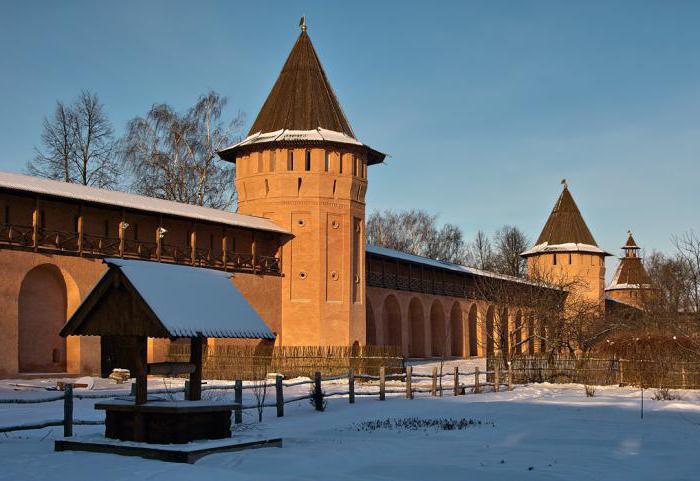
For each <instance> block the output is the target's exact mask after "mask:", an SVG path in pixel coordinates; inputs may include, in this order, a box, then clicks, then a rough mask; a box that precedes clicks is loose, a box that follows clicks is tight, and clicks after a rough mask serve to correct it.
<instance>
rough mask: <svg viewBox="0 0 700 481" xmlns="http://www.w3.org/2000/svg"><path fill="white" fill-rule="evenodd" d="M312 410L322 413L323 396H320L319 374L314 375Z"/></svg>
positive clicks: (317, 372)
mask: <svg viewBox="0 0 700 481" xmlns="http://www.w3.org/2000/svg"><path fill="white" fill-rule="evenodd" d="M314 408H315V409H316V411H323V394H321V373H320V372H319V371H316V372H315V373H314Z"/></svg>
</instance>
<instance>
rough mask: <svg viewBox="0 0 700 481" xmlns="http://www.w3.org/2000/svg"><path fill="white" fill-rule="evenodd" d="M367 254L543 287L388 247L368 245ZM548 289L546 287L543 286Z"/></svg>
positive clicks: (516, 278)
mask: <svg viewBox="0 0 700 481" xmlns="http://www.w3.org/2000/svg"><path fill="white" fill-rule="evenodd" d="M367 252H368V253H370V254H375V255H379V256H384V257H392V258H394V259H399V260H403V261H406V262H415V263H417V264H423V265H426V266H430V267H437V268H439V269H447V270H451V271H454V272H459V273H462V274H471V275H473V276H481V277H491V278H494V279H501V280H504V281H510V282H517V283H520V284H528V285H532V286H537V285H541V284H538V283H537V282H533V281H529V280H527V279H522V278H520V277H514V276H508V275H505V274H498V273H496V272H489V271H484V270H482V269H477V268H475V267H466V266H462V265H459V264H454V263H452V262H445V261H439V260H436V259H431V258H429V257H424V256H417V255H415V254H408V253H406V252H401V251H397V250H395V249H389V248H388V247H382V246H374V245H367ZM542 287H546V286H542Z"/></svg>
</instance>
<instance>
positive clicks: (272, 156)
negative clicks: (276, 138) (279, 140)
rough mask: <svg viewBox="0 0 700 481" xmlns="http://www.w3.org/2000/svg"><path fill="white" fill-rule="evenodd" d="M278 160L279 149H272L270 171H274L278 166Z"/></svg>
mask: <svg viewBox="0 0 700 481" xmlns="http://www.w3.org/2000/svg"><path fill="white" fill-rule="evenodd" d="M276 160H277V150H274V149H273V150H271V151H270V172H274V171H275V169H276V168H277V166H276V165H275V164H276Z"/></svg>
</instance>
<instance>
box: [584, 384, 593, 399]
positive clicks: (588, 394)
mask: <svg viewBox="0 0 700 481" xmlns="http://www.w3.org/2000/svg"><path fill="white" fill-rule="evenodd" d="M583 388H584V389H585V390H586V397H593V396H595V386H591V385H589V384H585V385H584V386H583Z"/></svg>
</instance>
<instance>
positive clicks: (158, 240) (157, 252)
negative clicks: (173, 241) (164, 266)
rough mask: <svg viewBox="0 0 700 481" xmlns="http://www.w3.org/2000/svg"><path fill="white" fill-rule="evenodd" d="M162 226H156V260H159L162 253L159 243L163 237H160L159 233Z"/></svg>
mask: <svg viewBox="0 0 700 481" xmlns="http://www.w3.org/2000/svg"><path fill="white" fill-rule="evenodd" d="M162 228H163V227H162V226H160V225H159V226H158V227H156V259H158V262H160V258H161V254H162V249H161V243H162V241H163V239H161V237H160V234H161V231H160V230H161V229H162Z"/></svg>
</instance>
